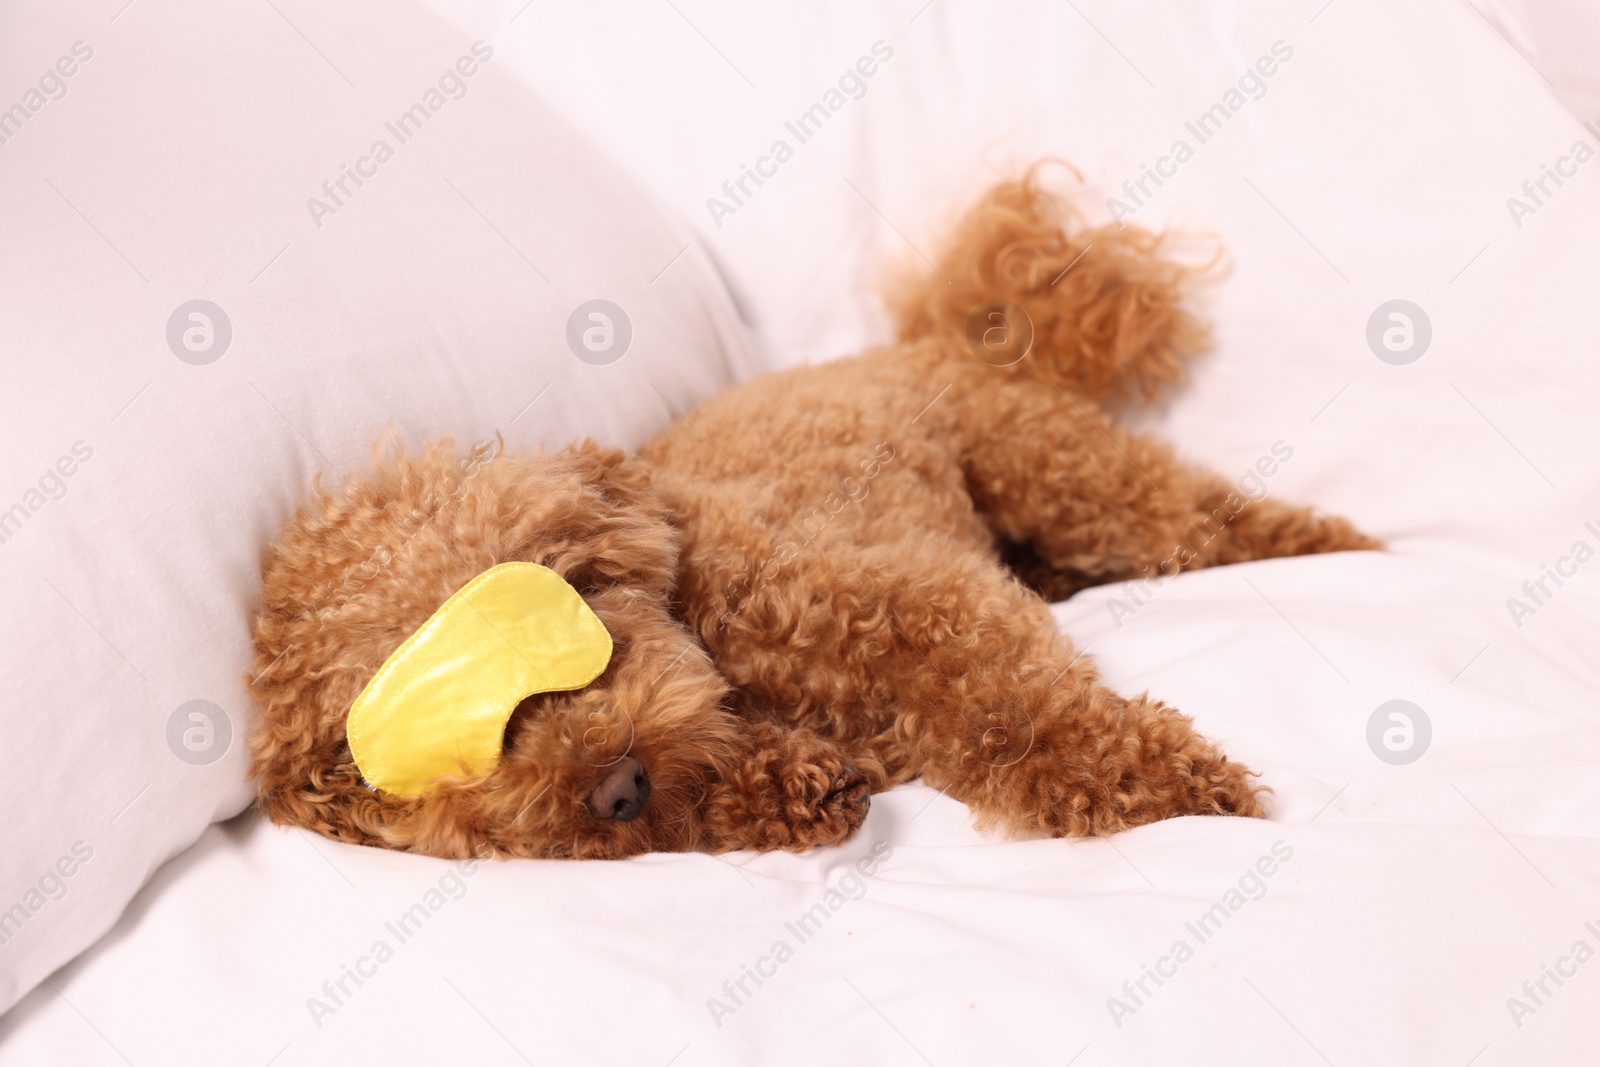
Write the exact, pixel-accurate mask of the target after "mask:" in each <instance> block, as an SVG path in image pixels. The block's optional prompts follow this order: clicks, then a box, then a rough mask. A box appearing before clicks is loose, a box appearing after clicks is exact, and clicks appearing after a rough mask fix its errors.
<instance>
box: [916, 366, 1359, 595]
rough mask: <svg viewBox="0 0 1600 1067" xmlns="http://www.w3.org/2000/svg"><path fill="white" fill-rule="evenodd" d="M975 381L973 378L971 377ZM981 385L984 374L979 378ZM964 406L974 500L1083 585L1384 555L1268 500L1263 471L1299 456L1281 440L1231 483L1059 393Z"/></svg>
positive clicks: (1336, 526) (954, 420)
mask: <svg viewBox="0 0 1600 1067" xmlns="http://www.w3.org/2000/svg"><path fill="white" fill-rule="evenodd" d="M969 373H974V372H969ZM975 373H977V374H978V375H980V376H981V374H982V373H983V372H982V371H977V372H975ZM951 393H952V396H953V397H955V398H956V399H954V400H953V401H952V403H951V409H950V411H949V412H948V414H947V416H946V417H947V418H948V419H949V420H950V423H949V432H950V433H952V434H953V435H955V436H957V437H959V438H962V439H964V440H965V441H966V442H967V447H966V448H965V449H964V450H963V465H964V466H965V468H966V471H967V482H968V488H969V491H970V492H971V493H972V495H973V499H974V501H975V503H976V504H977V506H978V509H979V511H980V512H982V513H983V515H984V516H985V518H986V519H987V521H988V522H989V523H990V525H991V526H992V527H993V528H994V530H995V532H996V533H997V534H999V535H1000V536H1001V537H1002V538H1004V539H1005V540H1007V541H1010V542H1014V543H1019V544H1024V545H1027V546H1030V547H1031V549H1032V551H1033V553H1035V554H1036V555H1037V556H1038V557H1039V558H1040V559H1041V560H1042V561H1043V562H1044V563H1046V564H1048V565H1049V566H1050V567H1051V568H1053V569H1054V570H1055V571H1057V572H1059V573H1060V574H1061V575H1063V576H1065V577H1066V578H1067V579H1068V582H1069V583H1070V584H1069V588H1068V590H1067V591H1070V587H1071V585H1076V586H1077V587H1081V586H1085V585H1092V584H1096V583H1098V582H1109V581H1119V580H1127V579H1133V578H1139V577H1156V576H1161V575H1171V574H1175V573H1177V572H1178V571H1179V570H1189V569H1193V568H1196V567H1209V566H1216V565H1218V564H1224V563H1239V562H1243V561H1246V560H1253V559H1265V558H1271V557H1277V556H1301V555H1308V554H1311V553H1317V552H1338V551H1344V550H1349V549H1372V548H1381V547H1382V545H1381V544H1380V543H1379V542H1378V541H1376V540H1374V539H1372V538H1370V537H1367V536H1366V535H1365V534H1362V533H1360V532H1359V531H1358V530H1356V529H1355V528H1354V527H1353V526H1352V525H1351V524H1350V523H1349V522H1347V521H1346V520H1344V519H1342V518H1337V517H1331V516H1320V515H1317V514H1315V513H1314V512H1313V511H1312V509H1310V508H1308V507H1301V506H1298V505H1295V504H1289V503H1286V502H1283V501H1280V500H1277V499H1274V498H1272V497H1271V496H1269V495H1267V491H1268V488H1269V486H1270V482H1269V481H1268V478H1267V476H1266V475H1265V473H1264V472H1266V471H1273V472H1275V471H1276V468H1277V466H1278V465H1279V464H1281V463H1282V462H1284V461H1286V460H1287V459H1289V457H1290V456H1292V454H1293V451H1292V447H1291V446H1288V445H1287V444H1285V443H1284V442H1278V443H1276V444H1275V445H1273V446H1271V447H1270V448H1264V449H1263V458H1262V460H1261V461H1260V462H1261V464H1262V466H1261V468H1259V469H1258V468H1252V469H1251V471H1250V472H1249V474H1248V475H1242V476H1241V477H1240V478H1239V479H1237V480H1230V479H1228V478H1225V477H1223V476H1221V475H1219V474H1216V473H1213V472H1212V471H1209V470H1206V469H1204V468H1201V467H1197V466H1194V465H1191V464H1187V463H1184V462H1182V461H1180V460H1179V459H1178V458H1177V457H1176V456H1174V455H1173V452H1172V449H1171V448H1170V447H1169V446H1167V445H1166V444H1165V443H1163V442H1161V441H1159V440H1157V439H1155V438H1153V437H1150V436H1148V435H1135V434H1130V433H1128V432H1127V431H1126V430H1124V429H1122V428H1121V427H1119V426H1117V425H1116V423H1114V422H1113V421H1112V420H1111V418H1110V417H1109V416H1107V415H1106V414H1105V413H1104V412H1103V411H1101V410H1100V409H1099V408H1097V407H1095V406H1094V405H1092V404H1090V403H1089V402H1087V401H1085V400H1079V399H1074V398H1073V397H1072V396H1071V395H1070V394H1067V393H1064V392H1061V391H1058V390H1056V389H1053V388H1049V387H1044V388H1036V389H1019V388H1016V387H1014V386H1010V385H998V384H996V385H985V384H984V383H982V382H981V380H980V381H978V382H975V383H974V384H973V385H972V387H971V388H970V389H969V390H968V391H967V392H966V393H965V394H957V392H956V390H955V389H952V391H951Z"/></svg>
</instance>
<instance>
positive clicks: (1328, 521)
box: [251, 168, 1379, 857]
mask: <svg viewBox="0 0 1600 1067" xmlns="http://www.w3.org/2000/svg"><path fill="white" fill-rule="evenodd" d="M1036 169H1037V168H1035V169H1034V170H1030V171H1028V172H1027V173H1026V174H1025V175H1024V176H1023V177H1022V178H1020V179H1018V180H1014V181H1009V182H1005V183H1003V184H1000V185H998V186H996V187H995V188H993V189H992V190H990V191H989V192H988V193H987V194H986V195H985V196H984V198H983V199H982V200H981V201H980V202H979V203H978V204H977V206H976V207H975V208H974V209H973V210H972V211H971V212H970V213H969V214H968V215H967V216H966V218H965V219H964V221H963V222H962V223H961V224H960V225H959V227H958V228H957V231H956V233H955V235H954V239H953V240H952V241H951V242H950V244H949V246H948V247H947V248H946V249H945V250H944V252H943V254H942V256H941V257H940V259H939V265H938V267H937V268H936V269H935V270H934V271H932V272H931V273H926V274H925V275H923V276H920V277H915V278H911V279H909V280H908V281H907V282H906V284H903V285H902V286H900V287H899V289H898V290H897V291H896V293H895V296H894V298H893V299H892V301H891V303H892V308H893V310H894V312H895V314H896V317H897V320H898V323H899V341H898V343H897V344H895V345H894V346H893V347H890V348H886V349H882V350H878V351H872V352H868V353H867V354H865V355H861V356H858V357H855V358H852V359H845V360H840V361H838V362H834V363H828V364H825V365H822V366H815V367H806V368H801V369H797V370H791V371H787V372H784V373H780V374H771V375H767V376H765V377H762V378H758V379H756V380H754V381H751V382H749V383H747V384H745V385H742V386H740V387H738V388H734V389H730V390H727V391H726V392H724V393H722V394H721V395H719V396H717V397H716V398H714V399H713V400H712V401H711V402H710V403H708V404H706V405H705V406H704V407H703V408H701V409H699V410H698V411H696V412H694V413H693V414H692V415H690V416H688V417H687V418H684V419H682V420H681V421H679V422H678V423H677V424H675V425H674V426H673V427H672V428H671V429H669V430H668V431H667V432H666V433H664V434H662V435H661V436H660V437H658V438H656V439H655V440H653V441H651V442H650V443H649V444H648V445H646V446H645V447H644V449H643V450H642V451H641V452H640V454H639V455H638V456H637V457H630V456H627V455H625V454H624V453H623V452H621V451H618V450H616V449H607V448H600V447H597V446H596V445H594V444H592V443H589V442H584V443H582V444H577V445H573V446H571V447H568V448H565V449H562V450H560V451H557V452H538V453H531V454H524V455H503V454H496V451H495V450H481V449H480V450H476V451H474V452H473V453H472V454H471V455H470V456H468V457H465V458H462V457H460V456H459V455H458V454H457V453H456V452H455V451H454V450H453V448H452V446H451V445H450V443H449V442H440V443H438V444H435V445H434V446H432V447H431V448H429V449H427V450H426V451H425V452H423V453H421V454H408V453H405V452H403V451H395V452H393V453H391V454H389V455H388V456H386V457H380V459H379V461H378V462H377V466H376V469H375V470H374V471H373V472H372V473H371V474H370V475H366V476H361V477H353V478H351V479H350V480H349V481H347V482H346V483H345V484H344V485H343V486H342V488H340V489H339V490H338V491H337V492H329V491H325V490H323V489H321V488H320V487H318V488H317V489H316V490H315V493H314V497H313V499H312V501H311V502H310V504H309V505H308V506H307V507H305V508H302V509H301V511H300V512H299V513H298V514H297V515H296V516H295V518H294V519H293V520H292V521H291V522H290V523H289V524H288V527H287V528H286V529H285V531H284V532H283V535H282V538H281V540H280V541H279V542H278V543H277V545H276V546H274V547H273V548H272V549H271V550H270V552H269V553H268V555H267V557H266V560H265V564H264V584H265V590H264V593H263V598H262V606H261V611H260V614H259V616H258V617H257V619H256V620H255V629H254V634H255V646H256V653H257V655H256V661H255V673H256V677H255V679H254V681H253V683H252V687H253V691H254V694H255V696H256V697H257V698H258V700H259V703H260V706H261V710H262V714H261V716H260V720H259V723H258V725H257V726H256V728H255V730H254V733H253V736H252V738H251V745H252V751H253V754H254V770H253V773H254V776H255V778H256V780H257V782H258V783H259V790H260V800H261V805H262V807H263V808H265V809H266V811H267V812H268V814H269V815H270V816H271V817H272V818H273V819H274V820H276V821H278V822H281V823H292V824H295V825H299V826H305V827H310V828H311V829H314V830H317V831H319V832H320V833H323V834H327V835H329V836H330V837H335V838H338V839H340V840H344V841H352V842H359V843H364V844H371V845H381V846H385V847H388V848H398V849H409V850H412V851H415V852H423V853H428V854H431V855H436V856H446V857H461V856H467V855H470V854H474V853H476V854H479V855H485V854H489V853H493V854H498V855H506V856H550V857H620V856H627V855H631V854H634V853H640V852H645V851H650V850H683V849H706V850H712V851H723V850H728V849H742V848H749V849H788V850H800V849H805V848H808V847H811V846H813V845H827V844H833V843H836V842H838V841H841V840H842V839H844V838H845V837H847V836H849V834H850V833H851V832H852V831H854V830H855V829H856V827H858V826H859V825H860V824H861V822H862V820H863V819H864V818H865V816H866V812H867V806H868V803H869V797H868V794H869V792H875V791H878V790H882V789H886V788H888V787H890V786H892V785H894V784H896V783H899V782H904V781H907V780H908V779H911V778H916V777H919V776H920V777H921V778H922V779H923V780H924V781H926V782H927V783H928V784H929V785H932V786H935V787H937V788H938V789H941V790H943V791H944V792H945V793H947V794H948V795H950V796H952V797H955V798H957V799H959V800H961V801H963V802H965V803H966V804H967V805H968V806H970V807H971V809H972V811H973V814H974V816H975V818H976V820H977V822H978V823H979V824H980V825H982V826H986V827H993V828H997V829H999V830H1002V831H1010V832H1038V831H1043V832H1045V833H1049V834H1056V835H1067V834H1109V833H1112V832H1115V831H1117V830H1121V829H1123V828H1126V827H1130V826H1137V825H1139V824H1142V823H1147V822H1151V821H1153V820H1156V819H1164V818H1167V817H1169V816H1175V815H1196V814H1201V815H1206V814H1216V815H1249V816H1260V815H1262V814H1263V808H1262V798H1261V795H1260V791H1259V790H1258V788H1257V787H1256V786H1255V785H1253V784H1252V779H1253V777H1254V775H1253V774H1252V773H1251V772H1250V771H1249V770H1247V769H1246V768H1245V767H1243V766H1241V765H1239V764H1237V763H1233V762H1230V761H1229V760H1228V759H1227V758H1226V757H1225V756H1224V755H1223V754H1222V752H1221V751H1220V750H1219V749H1218V748H1217V747H1216V746H1215V745H1214V744H1212V743H1211V742H1209V741H1207V740H1206V739H1205V738H1204V737H1202V736H1200V735H1199V734H1197V733H1196V732H1195V731H1194V729H1193V727H1192V725H1191V723H1190V721H1189V719H1187V718H1186V717H1184V716H1183V715H1181V714H1179V713H1178V712H1177V711H1175V710H1173V709H1171V708H1169V707H1166V706H1164V705H1163V704H1161V703H1160V702H1158V701H1155V700H1151V699H1149V698H1148V697H1146V696H1138V697H1132V698H1130V697H1124V696H1120V695H1119V694H1117V693H1115V692H1113V691H1112V690H1110V689H1108V688H1106V687H1105V686H1104V685H1102V684H1101V683H1100V682H1099V681H1098V679H1097V676H1096V672H1095V669H1094V667H1093V666H1092V665H1091V664H1090V662H1089V661H1088V660H1087V659H1085V658H1083V657H1082V656H1081V655H1079V654H1077V653H1075V652H1074V651H1073V648H1072V645H1071V643H1070V642H1069V641H1068V640H1066V639H1065V638H1063V637H1062V636H1061V635H1060V634H1059V633H1058V631H1057V628H1056V626H1055V623H1054V621H1053V619H1052V617H1051V615H1050V613H1049V611H1048V610H1047V609H1046V604H1045V600H1044V599H1043V598H1042V597H1041V596H1040V595H1039V593H1038V592H1035V591H1034V590H1033V589H1030V588H1028V587H1027V586H1025V585H1024V584H1023V582H1021V581H1019V579H1018V577H1017V575H1016V573H1015V572H1014V571H1013V570H1012V569H1011V568H1009V567H1008V566H1007V565H1006V563H1005V562H1003V561H1004V560H1006V559H1012V560H1020V561H1026V565H1027V570H1028V572H1029V574H1030V577H1031V578H1032V579H1033V580H1034V584H1035V586H1037V587H1041V588H1042V589H1044V590H1045V591H1047V592H1048V593H1049V594H1051V595H1053V596H1060V595H1065V594H1067V593H1070V592H1071V591H1073V590H1075V589H1078V588H1082V587H1083V586H1086V585H1091V584H1095V583H1102V582H1111V581H1118V580H1123V579H1133V578H1138V577H1141V576H1149V575H1153V574H1154V573H1155V572H1156V570H1157V568H1161V569H1162V570H1163V573H1173V572H1175V571H1176V570H1178V569H1180V568H1181V569H1188V568H1194V567H1206V566H1212V565H1215V564H1222V563H1232V562H1236V561H1240V560H1251V559H1262V558H1266V557H1272V556H1293V555H1300V554H1304V553H1312V552H1334V551H1340V550H1344V549H1365V548H1375V547H1379V546H1378V543H1377V542H1376V541H1374V540H1372V539H1371V538H1368V537H1365V536H1363V535H1362V534H1360V533H1358V532H1356V531H1355V530H1354V529H1353V528H1352V527H1351V525H1350V524H1349V523H1348V522H1345V521H1344V520H1342V519H1337V518H1319V517H1316V516H1314V515H1313V514H1312V512H1311V511H1310V510H1309V509H1307V508H1301V507H1292V506H1289V505H1287V504H1283V503H1279V502H1277V501H1274V500H1265V499H1263V500H1251V501H1246V500H1245V499H1244V498H1242V497H1241V496H1240V495H1239V494H1238V492H1237V491H1236V489H1235V487H1234V486H1233V485H1232V484H1231V483H1230V482H1229V481H1228V480H1227V479H1224V478H1223V477H1221V476H1219V475H1217V474H1213V473H1211V472H1210V471H1206V470H1201V469H1198V468H1196V467H1193V466H1190V465H1187V464H1185V463H1182V462H1180V461H1179V460H1178V459H1177V458H1175V456H1174V454H1173V451H1172V449H1171V448H1169V447H1168V446H1167V445H1165V444H1163V443H1161V442H1160V441H1157V440H1154V439H1152V438H1150V437H1147V436H1139V435H1133V434H1130V433H1128V432H1126V431H1124V430H1122V429H1120V428H1119V427H1118V426H1117V424H1116V423H1115V422H1114V421H1113V419H1112V418H1111V417H1110V415H1109V414H1108V411H1109V410H1114V408H1115V406H1116V405H1117V404H1119V403H1122V402H1126V401H1131V400H1138V399H1141V398H1142V399H1145V400H1148V399H1149V398H1152V397H1154V396H1156V395H1157V394H1158V393H1159V392H1160V391H1161V390H1162V389H1163V388H1165V387H1167V386H1169V385H1171V384H1173V383H1175V382H1177V381H1178V380H1179V379H1180V378H1181V376H1182V373H1183V359H1184V357H1186V356H1187V355H1189V354H1191V353H1193V352H1195V351H1197V350H1199V349H1200V348H1202V347H1204V345H1205V343H1206V341H1207V331H1206V328H1205V327H1204V326H1203V325H1202V324H1201V323H1200V322H1199V321H1198V320H1197V319H1195V318H1194V317H1193V316H1192V315H1191V314H1190V313H1189V312H1188V311H1187V310H1185V309H1184V307H1183V306H1182V303H1181V301H1182V298H1183V287H1184V282H1185V281H1186V279H1187V278H1188V276H1189V275H1190V273H1191V271H1190V270H1189V269H1188V268H1186V267H1184V266H1181V265H1179V264H1178V263H1176V262H1174V261H1172V260H1170V259H1168V258H1164V257H1163V255H1162V247H1161V246H1162V241H1161V239H1160V238H1159V237H1157V236H1155V235H1152V234H1150V233H1147V232H1145V231H1142V230H1139V229H1137V228H1135V227H1133V226H1126V227H1124V228H1121V229H1117V228H1113V227H1106V228H1100V229H1087V228H1085V227H1084V226H1083V225H1082V224H1081V223H1079V222H1078V221H1077V217H1076V216H1075V215H1074V214H1073V213H1072V212H1071V210H1070V208H1068V207H1067V206H1066V205H1065V204H1064V203H1063V202H1062V201H1060V200H1059V199H1057V198H1056V197H1054V196H1052V195H1051V194H1049V193H1047V192H1046V191H1044V190H1043V188H1042V187H1041V185H1040V184H1039V182H1038V180H1037V176H1036V173H1035V171H1036ZM1202 532H1203V533H1202ZM517 560H521V561H529V562H534V563H539V564H543V565H544V566H546V567H549V568H551V569H553V570H555V571H556V572H557V573H558V574H560V575H561V576H562V577H564V578H565V579H566V580H567V581H568V582H569V583H571V584H572V586H573V587H574V588H576V589H577V591H578V592H579V593H580V594H581V595H582V596H583V598H584V600H585V601H586V602H587V603H588V604H589V606H590V607H591V608H592V609H593V610H594V612H595V614H596V615H598V617H599V618H600V619H601V620H602V621H603V622H604V624H605V626H606V628H607V629H608V630H609V631H610V633H611V634H612V636H613V639H614V642H615V651H614V654H613V656H612V659H611V661H610V663H609V666H607V667H606V669H605V672H604V673H603V674H602V675H601V676H600V677H599V678H598V679H597V680H596V681H595V682H594V683H592V684H591V685H589V686H588V687H586V688H584V689H580V690H576V691H573V692H563V693H544V694H538V695H535V696H531V697H528V698H527V699H525V700H523V701H522V702H521V703H520V704H519V705H518V706H517V710H516V712H515V713H514V714H513V716H512V718H511V720H510V722H509V724H508V725H507V727H506V731H505V737H504V749H503V755H502V757H501V759H500V762H499V765H498V766H497V767H495V768H494V769H493V770H492V771H490V772H488V773H482V774H478V775H476V776H471V775H458V776H454V777H446V778H442V779H440V780H439V781H438V783H437V785H436V787H435V788H434V789H433V791H432V792H431V793H429V794H427V795H426V796H423V797H401V796H392V795H388V794H386V793H383V792H380V791H376V790H374V789H372V788H369V787H368V786H367V785H366V784H365V783H364V782H363V780H362V776H361V773H360V772H359V771H358V770H357V768H356V766H355V764H354V762H353V760H352V757H351V754H350V750H349V747H348V745H347V743H346V738H345V716H346V713H347V712H348V711H349V709H350V706H351V703H352V702H353V701H354V700H355V698H356V697H357V695H358V694H360V693H361V691H362V689H363V687H364V686H365V685H366V684H367V682H368V680H369V679H371V678H372V676H373V674H374V672H375V671H377V670H378V668H379V667H380V666H381V665H382V664H383V663H384V661H385V659H386V658H387V657H388V656H389V655H390V654H391V653H392V652H394V651H395V649H396V648H397V646H399V645H400V643H401V642H402V641H404V640H405V639H406V638H407V637H408V636H409V635H410V634H411V633H412V632H413V631H414V630H416V629H417V628H418V627H419V626H420V625H421V624H422V623H423V622H424V621H426V620H427V619H428V618H429V616H430V615H431V614H432V613H433V612H434V611H435V610H436V609H438V608H439V606H440V605H441V604H442V603H443V602H444V601H445V600H446V599H447V598H448V597H450V595H451V594H452V593H454V592H455V591H456V590H457V589H459V588H460V587H461V586H462V585H463V584H465V583H466V582H468V581H469V580H471V579H472V578H473V577H474V576H476V575H478V574H479V573H480V572H482V571H484V570H486V569H487V568H489V567H491V566H494V565H496V564H499V563H504V562H508V561H517Z"/></svg>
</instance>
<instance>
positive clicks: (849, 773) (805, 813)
mask: <svg viewBox="0 0 1600 1067" xmlns="http://www.w3.org/2000/svg"><path fill="white" fill-rule="evenodd" d="M783 778H784V780H783V791H784V796H785V802H784V821H785V822H786V823H787V824H788V830H789V836H790V840H791V843H790V844H788V845H784V846H782V847H784V848H787V849H789V850H791V851H798V850H800V849H806V848H811V847H813V846H815V845H832V844H837V843H838V842H840V841H843V840H844V839H845V838H847V837H849V836H850V835H851V834H853V833H855V832H856V830H857V829H858V828H859V827H860V826H861V824H862V823H863V822H865V821H866V818H867V810H868V808H870V807H871V806H872V796H871V791H870V789H869V787H868V783H867V780H866V778H864V777H862V775H861V772H860V771H858V770H856V769H855V768H854V767H852V766H851V765H850V764H848V763H845V762H843V761H841V760H837V759H829V760H824V761H823V762H821V763H808V764H800V765H797V766H792V767H789V768H787V769H786V770H785V772H784V776H783Z"/></svg>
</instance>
